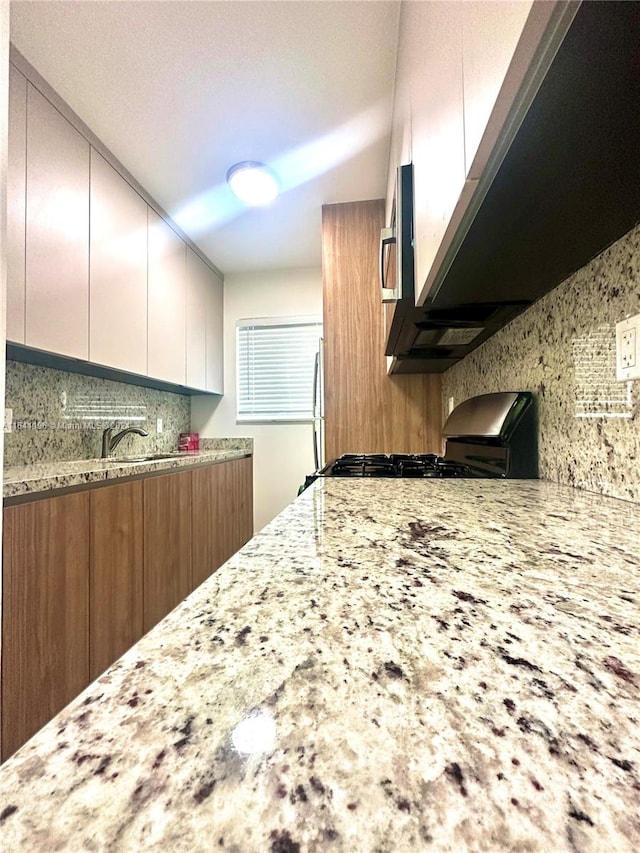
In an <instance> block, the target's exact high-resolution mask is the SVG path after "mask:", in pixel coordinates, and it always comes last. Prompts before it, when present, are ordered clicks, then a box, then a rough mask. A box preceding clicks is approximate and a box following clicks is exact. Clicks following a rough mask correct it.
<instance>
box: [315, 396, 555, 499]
mask: <svg viewBox="0 0 640 853" xmlns="http://www.w3.org/2000/svg"><path fill="white" fill-rule="evenodd" d="M442 434H443V437H444V438H445V439H446V446H445V453H444V456H437V455H435V454H433V453H419V454H409V453H391V454H383V453H363V454H356V453H346V454H345V455H344V456H340V457H339V458H338V459H334V460H333V461H332V462H330V463H329V464H328V465H325V467H324V468H322V469H321V470H320V471H317V472H316V473H315V474H311V475H309V476H308V477H307V479H306V481H305V487H306V486H308V485H309V484H310V483H312V482H313V481H314V480H316V479H317V478H318V477H418V478H429V477H467V478H469V477H508V478H511V479H532V478H536V477H537V476H538V446H537V426H536V417H535V406H534V399H533V396H532V394H530V393H529V392H528V391H505V392H499V393H494V394H482V395H480V396H479V397H470V398H469V399H468V400H465V401H464V402H463V403H460V405H459V406H457V407H456V408H455V409H454V410H453V411H452V412H451V414H450V415H449V417H448V418H447V420H446V422H445V425H444V428H443V430H442Z"/></svg>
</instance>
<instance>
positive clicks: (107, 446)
mask: <svg viewBox="0 0 640 853" xmlns="http://www.w3.org/2000/svg"><path fill="white" fill-rule="evenodd" d="M115 428H116V425H115V424H112V425H111V426H110V427H107V428H106V429H105V431H104V432H103V433H102V458H103V459H106V458H107V456H111V455H112V454H113V451H114V450H115V449H116V447H117V446H118V445H119V444H120V442H121V441H122V439H123V438H124V437H125V435H129V433H135V434H136V435H142V436H147V435H149V433H148V432H145V430H143V429H140V427H128V428H127V429H123V430H120V432H117V433H116V434H115V435H113V436H112V435H111V433H112V432H113V430H114V429H115Z"/></svg>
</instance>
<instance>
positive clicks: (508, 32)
mask: <svg viewBox="0 0 640 853" xmlns="http://www.w3.org/2000/svg"><path fill="white" fill-rule="evenodd" d="M532 5H533V2H532V0H518V2H511V0H507V2H496V0H493V2H486V0H471V2H466V3H463V4H461V7H462V8H461V11H462V16H463V19H462V56H463V69H464V144H465V172H466V175H467V177H468V178H471V179H477V178H479V177H480V176H481V175H482V172H483V170H484V168H485V166H486V164H487V159H488V157H489V155H490V154H491V151H492V149H493V147H494V145H495V143H496V141H497V139H498V134H499V132H500V130H501V129H502V125H503V123H504V119H505V118H506V113H507V111H508V109H509V108H510V107H511V103H512V100H513V99H512V97H507V102H505V104H504V108H505V109H504V114H503V111H502V110H499V111H498V113H499V114H498V115H496V116H494V120H493V121H492V122H491V125H490V124H489V119H490V117H491V114H492V111H493V110H494V107H495V106H496V101H497V99H498V95H499V93H500V89H501V87H502V85H503V83H504V80H505V77H506V75H507V70H508V68H509V65H510V63H511V61H512V60H513V58H514V54H515V51H516V47H517V45H518V40H519V39H520V36H521V35H522V31H523V29H524V25H525V22H526V20H527V17H528V15H529V12H530V10H531V7H532ZM523 71H524V69H523ZM508 94H509V93H504V94H503V97H506V96H508ZM485 134H487V137H486V139H485V140H484V144H483V146H482V150H481V151H480V152H479V151H478V147H479V145H480V141H481V139H482V138H483V136H484V135H485ZM476 155H479V156H476Z"/></svg>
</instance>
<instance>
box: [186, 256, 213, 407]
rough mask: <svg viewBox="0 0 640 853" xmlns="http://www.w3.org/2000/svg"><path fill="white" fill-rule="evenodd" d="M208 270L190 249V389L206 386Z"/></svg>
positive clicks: (188, 314) (188, 312) (188, 380)
mask: <svg viewBox="0 0 640 853" xmlns="http://www.w3.org/2000/svg"><path fill="white" fill-rule="evenodd" d="M208 271H209V268H208V267H207V265H206V264H205V262H204V261H203V260H202V259H201V258H199V257H198V255H196V253H195V252H194V251H193V250H192V249H190V248H189V247H188V246H187V385H188V386H189V387H190V388H202V390H205V389H206V385H207V277H208V276H207V274H208Z"/></svg>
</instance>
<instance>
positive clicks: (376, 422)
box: [322, 200, 442, 459]
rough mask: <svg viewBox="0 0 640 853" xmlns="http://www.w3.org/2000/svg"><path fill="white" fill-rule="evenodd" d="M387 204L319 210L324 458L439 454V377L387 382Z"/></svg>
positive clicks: (400, 378)
mask: <svg viewBox="0 0 640 853" xmlns="http://www.w3.org/2000/svg"><path fill="white" fill-rule="evenodd" d="M383 217H384V201H382V200H379V201H366V202H354V203H351V204H332V205H325V206H324V207H323V208H322V270H323V302H324V337H325V382H324V387H325V447H326V458H327V459H333V458H334V457H336V456H339V455H341V454H342V453H360V452H362V453H391V452H393V453H429V452H435V453H440V452H441V449H442V447H441V436H440V433H441V418H442V415H441V403H440V394H441V391H440V377H439V376H431V375H425V374H416V375H411V376H388V375H387V369H386V358H385V355H384V309H383V306H382V304H381V302H380V288H379V284H378V269H377V258H378V247H379V238H380V229H381V228H382V227H383Z"/></svg>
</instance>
